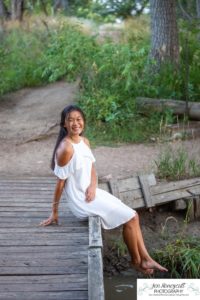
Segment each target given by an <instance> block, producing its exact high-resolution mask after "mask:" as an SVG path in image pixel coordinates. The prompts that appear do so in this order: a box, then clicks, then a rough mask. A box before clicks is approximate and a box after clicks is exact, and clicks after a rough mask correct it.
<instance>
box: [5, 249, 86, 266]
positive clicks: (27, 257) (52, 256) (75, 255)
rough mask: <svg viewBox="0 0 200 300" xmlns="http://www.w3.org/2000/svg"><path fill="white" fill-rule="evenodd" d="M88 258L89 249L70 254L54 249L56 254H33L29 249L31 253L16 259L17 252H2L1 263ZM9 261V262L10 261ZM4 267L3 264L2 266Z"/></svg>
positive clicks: (20, 255)
mask: <svg viewBox="0 0 200 300" xmlns="http://www.w3.org/2000/svg"><path fill="white" fill-rule="evenodd" d="M84 256H85V257H87V249H85V250H84V251H81V250H78V249H77V248H76V249H74V251H73V252H72V251H71V252H69V251H66V249H65V251H64V252H60V251H59V253H57V251H56V249H54V252H50V251H48V252H40V253H36V252H34V253H32V252H31V251H30V249H29V252H23V253H18V254H17V257H16V252H9V253H6V251H4V252H1V257H0V261H2V260H3V263H5V262H6V261H7V262H8V263H9V262H10V261H12V260H14V261H16V260H17V261H24V262H25V261H28V260H37V259H47V258H48V259H55V260H57V259H62V260H65V259H73V258H80V257H84ZM8 260H9V261H8ZM2 265H3V264H2Z"/></svg>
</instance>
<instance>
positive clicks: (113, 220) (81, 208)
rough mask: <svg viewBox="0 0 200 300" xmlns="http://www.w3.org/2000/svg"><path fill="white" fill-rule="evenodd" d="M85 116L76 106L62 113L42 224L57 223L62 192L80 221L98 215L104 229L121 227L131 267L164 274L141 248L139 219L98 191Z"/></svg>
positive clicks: (142, 247) (126, 207)
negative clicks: (48, 206)
mask: <svg viewBox="0 0 200 300" xmlns="http://www.w3.org/2000/svg"><path fill="white" fill-rule="evenodd" d="M84 127H85V116H84V113H83V111H82V110H81V109H80V108H79V107H78V106H75V105H69V106H67V107H65V109H64V110H63V111H62V113H61V122H60V133H59V136H58V139H57V142H56V146H55V149H54V152H53V157H52V162H51V167H52V169H53V171H54V173H55V175H56V176H57V178H58V179H57V183H56V187H55V192H54V197H53V203H52V213H51V215H50V217H49V218H48V219H46V220H44V221H43V222H41V225H43V226H47V225H50V224H52V223H58V205H59V201H60V198H61V194H62V192H63V191H64V192H65V195H66V197H67V200H68V202H69V207H70V209H71V211H72V213H73V214H74V215H75V216H77V217H78V218H79V219H86V218H88V217H89V216H94V215H97V216H99V217H100V219H101V224H102V227H103V228H104V229H113V228H115V227H118V226H120V225H122V224H123V238H124V241H125V243H126V245H127V248H128V250H129V253H130V255H131V260H132V264H133V266H134V267H135V268H136V269H137V270H138V271H141V272H142V273H144V274H152V273H153V272H154V270H159V271H163V272H165V271H167V269H166V268H164V267H162V266H161V265H159V264H158V263H157V262H156V261H154V260H153V259H152V258H151V257H150V255H149V254H148V252H147V249H146V247H145V245H144V241H143V237H142V233H141V229H140V225H139V217H138V214H137V212H136V211H135V210H133V209H131V208H130V207H128V206H126V205H125V204H124V203H122V202H121V200H119V199H117V198H116V197H114V196H113V195H111V194H109V193H108V192H106V191H104V190H101V189H99V188H97V177H96V172H95V166H94V162H95V158H94V156H93V154H92V152H91V149H90V145H89V141H88V140H87V139H86V138H85V137H83V135H82V134H83V131H84Z"/></svg>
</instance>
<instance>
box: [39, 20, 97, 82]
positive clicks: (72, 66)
mask: <svg viewBox="0 0 200 300" xmlns="http://www.w3.org/2000/svg"><path fill="white" fill-rule="evenodd" d="M95 50H96V46H95V42H94V39H92V38H91V37H89V36H86V35H84V34H83V33H81V30H80V28H79V27H78V25H77V26H75V25H70V24H63V25H61V26H60V27H58V28H56V29H55V30H54V31H53V32H52V33H51V37H50V39H49V43H48V45H47V47H46V49H45V51H44V53H43V57H44V64H45V67H44V71H43V74H42V77H43V78H44V79H45V80H48V81H49V82H52V81H56V80H58V79H60V78H63V77H65V78H66V79H67V80H75V79H76V78H77V77H78V76H81V74H82V72H84V71H85V70H86V69H87V68H88V65H89V63H90V62H91V58H92V57H93V56H94V53H95Z"/></svg>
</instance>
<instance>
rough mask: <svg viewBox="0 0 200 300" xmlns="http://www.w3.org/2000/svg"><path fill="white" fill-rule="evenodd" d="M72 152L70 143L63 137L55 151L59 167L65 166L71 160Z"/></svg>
mask: <svg viewBox="0 0 200 300" xmlns="http://www.w3.org/2000/svg"><path fill="white" fill-rule="evenodd" d="M73 153H74V150H73V146H72V144H71V143H70V142H69V141H68V140H67V139H63V141H62V142H61V143H60V145H59V146H58V149H57V151H56V160H57V163H58V165H59V166H60V167H63V166H65V165H66V164H67V163H68V162H69V161H70V160H71V158H72V155H73Z"/></svg>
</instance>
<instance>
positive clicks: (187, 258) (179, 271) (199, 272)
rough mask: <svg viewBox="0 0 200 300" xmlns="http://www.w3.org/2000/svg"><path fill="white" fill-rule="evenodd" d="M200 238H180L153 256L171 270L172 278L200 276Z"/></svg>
mask: <svg viewBox="0 0 200 300" xmlns="http://www.w3.org/2000/svg"><path fill="white" fill-rule="evenodd" d="M199 251H200V239H197V238H196V239H195V238H193V239H192V238H191V239H189V238H188V239H178V240H176V241H175V242H172V243H169V244H168V245H167V246H166V247H165V248H164V249H162V250H159V251H156V252H155V253H154V254H153V256H154V259H156V260H157V261H158V262H160V263H161V264H163V265H164V266H165V267H166V268H167V269H169V271H170V276H171V277H172V278H199V276H200V256H199Z"/></svg>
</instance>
